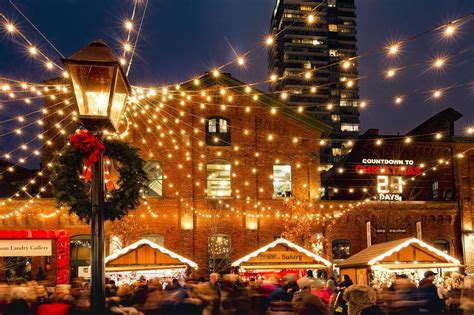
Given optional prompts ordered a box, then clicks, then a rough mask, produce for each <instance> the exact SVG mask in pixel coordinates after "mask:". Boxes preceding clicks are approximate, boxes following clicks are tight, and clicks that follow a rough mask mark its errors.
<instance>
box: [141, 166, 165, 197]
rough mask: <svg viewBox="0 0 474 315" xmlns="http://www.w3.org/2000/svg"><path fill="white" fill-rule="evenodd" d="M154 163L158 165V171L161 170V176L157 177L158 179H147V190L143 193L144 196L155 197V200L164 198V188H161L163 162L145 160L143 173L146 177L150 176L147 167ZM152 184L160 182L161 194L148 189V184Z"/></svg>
mask: <svg viewBox="0 0 474 315" xmlns="http://www.w3.org/2000/svg"><path fill="white" fill-rule="evenodd" d="M154 162H156V163H157V165H159V166H160V167H159V170H161V175H159V176H158V178H157V179H156V180H155V179H150V178H149V179H148V182H147V188H146V191H145V195H147V196H149V197H157V198H163V197H164V186H163V180H164V176H163V162H162V161H160V160H146V161H145V166H144V168H145V172H146V173H147V175H148V176H149V175H150V173H151V172H150V171H149V170H148V168H147V165H148V164H150V163H154ZM150 170H151V169H150ZM153 182H161V194H159V193H158V192H156V191H155V190H154V189H152V188H150V184H151V183H153ZM150 192H153V193H150Z"/></svg>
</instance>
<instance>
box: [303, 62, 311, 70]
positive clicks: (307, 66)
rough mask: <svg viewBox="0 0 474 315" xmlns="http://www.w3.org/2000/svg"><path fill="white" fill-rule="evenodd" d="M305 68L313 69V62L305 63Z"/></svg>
mask: <svg viewBox="0 0 474 315" xmlns="http://www.w3.org/2000/svg"><path fill="white" fill-rule="evenodd" d="M303 68H305V69H311V62H305V63H304V64H303Z"/></svg>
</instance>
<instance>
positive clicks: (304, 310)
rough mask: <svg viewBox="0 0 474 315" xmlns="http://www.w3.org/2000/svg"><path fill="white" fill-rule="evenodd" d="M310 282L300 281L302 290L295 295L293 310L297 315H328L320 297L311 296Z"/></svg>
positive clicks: (304, 279) (302, 279) (306, 280)
mask: <svg viewBox="0 0 474 315" xmlns="http://www.w3.org/2000/svg"><path fill="white" fill-rule="evenodd" d="M310 285H311V283H310V280H308V279H307V278H301V279H299V280H298V286H299V287H300V290H299V291H298V292H295V294H294V295H293V300H292V301H291V304H293V309H294V311H295V314H297V315H327V314H328V312H327V309H326V307H325V306H324V304H323V302H322V301H321V299H320V298H319V297H317V296H316V295H314V294H311V291H310Z"/></svg>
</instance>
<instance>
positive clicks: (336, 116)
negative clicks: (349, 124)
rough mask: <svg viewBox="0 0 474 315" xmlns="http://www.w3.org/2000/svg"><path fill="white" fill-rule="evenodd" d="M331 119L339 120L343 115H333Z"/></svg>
mask: <svg viewBox="0 0 474 315" xmlns="http://www.w3.org/2000/svg"><path fill="white" fill-rule="evenodd" d="M331 119H332V121H339V120H341V116H339V115H331Z"/></svg>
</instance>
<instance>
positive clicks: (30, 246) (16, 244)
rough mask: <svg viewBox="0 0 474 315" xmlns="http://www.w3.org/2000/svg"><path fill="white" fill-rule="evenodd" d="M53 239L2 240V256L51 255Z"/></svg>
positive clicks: (0, 246) (0, 252) (0, 253)
mask: <svg viewBox="0 0 474 315" xmlns="http://www.w3.org/2000/svg"><path fill="white" fill-rule="evenodd" d="M51 253H52V241H51V240H41V239H6V240H0V257H19V256H23V257H24V256H51Z"/></svg>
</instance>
